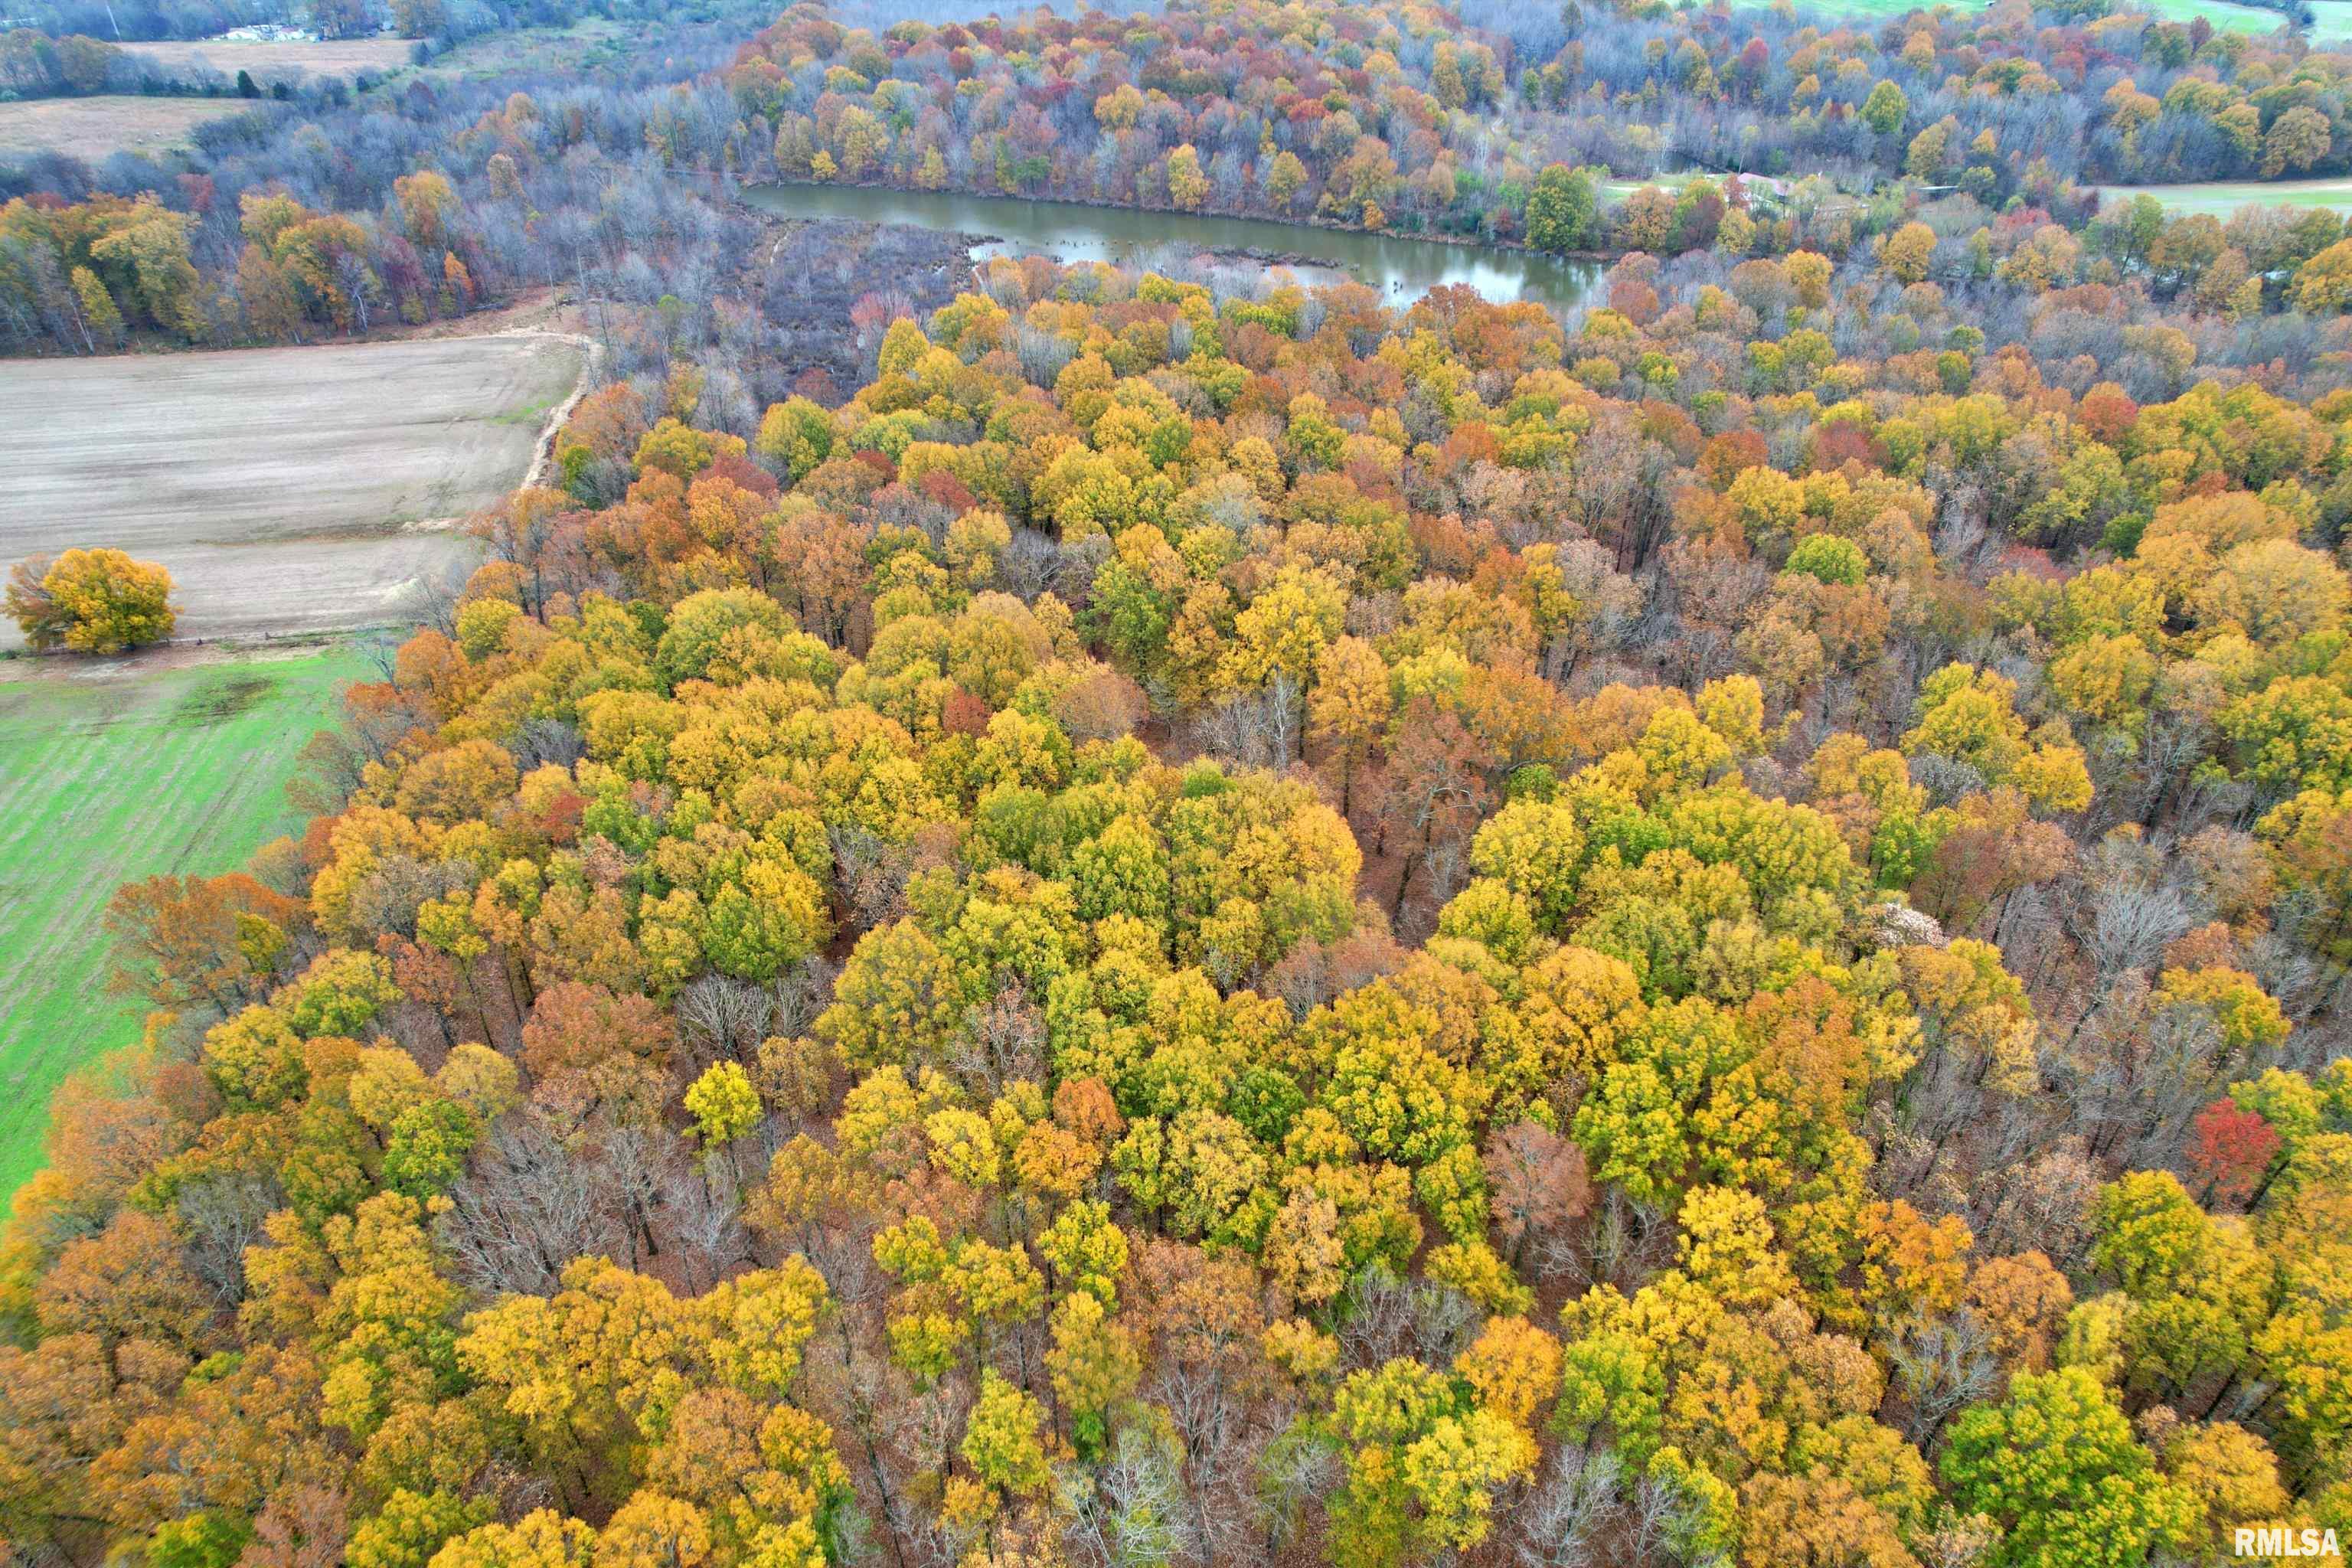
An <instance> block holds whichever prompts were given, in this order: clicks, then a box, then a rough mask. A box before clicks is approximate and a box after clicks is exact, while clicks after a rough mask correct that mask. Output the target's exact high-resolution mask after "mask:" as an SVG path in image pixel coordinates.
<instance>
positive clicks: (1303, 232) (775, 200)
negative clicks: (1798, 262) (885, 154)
mask: <svg viewBox="0 0 2352 1568" xmlns="http://www.w3.org/2000/svg"><path fill="white" fill-rule="evenodd" d="M743 196H744V199H745V200H746V201H748V202H750V203H751V205H754V206H756V207H759V208H760V209H761V210H762V211H763V212H771V213H774V214H775V215H776V216H779V217H793V218H850V219H855V220H858V221H862V222H866V223H887V224H899V225H903V226H908V227H911V228H935V229H951V230H958V231H961V232H962V233H966V234H984V235H992V236H994V238H993V239H992V240H991V241H990V242H989V243H987V244H985V245H982V246H980V247H976V250H977V253H978V254H979V255H981V256H984V257H985V256H1027V255H1046V256H1051V257H1054V258H1055V259H1057V260H1060V261H1063V262H1075V261H1108V262H1112V263H1115V264H1118V265H1122V266H1125V265H1131V264H1133V263H1135V262H1137V261H1139V260H1149V259H1150V258H1152V257H1153V256H1155V255H1157V254H1159V253H1160V252H1162V251H1167V250H1171V249H1177V250H1182V251H1190V252H1198V251H1202V250H1234V251H1246V250H1257V251H1270V252H1273V253H1275V254H1277V255H1288V254H1296V255H1299V256H1307V257H1313V258H1318V259H1319V260H1324V261H1328V262H1330V263H1333V264H1335V265H1336V266H1337V267H1339V268H1340V269H1342V270H1344V271H1346V272H1347V273H1349V274H1350V275H1351V276H1353V277H1354V278H1356V279H1358V280H1359V281H1360V282H1364V283H1368V284H1370V285H1371V286H1372V287H1373V288H1374V289H1379V290H1380V291H1381V293H1382V294H1383V295H1386V296H1388V297H1389V298H1391V299H1392V300H1397V301H1399V302H1400V303H1402V301H1404V300H1414V299H1418V298H1420V296H1421V295H1422V293H1423V291H1425V290H1427V289H1433V288H1436V287H1438V286H1439V285H1441V284H1447V283H1467V284H1468V285H1470V287H1471V288H1473V289H1476V290H1477V291H1478V294H1479V297H1480V298H1481V299H1485V300H1495V301H1496V302H1498V303H1501V302H1508V301H1511V300H1535V301H1537V302H1538V303H1539V304H1544V305H1549V306H1551V307H1553V308H1555V309H1558V310H1566V309H1569V308H1570V307H1571V306H1575V305H1580V304H1582V303H1584V301H1585V299H1586V296H1587V295H1589V294H1590V293H1591V291H1592V289H1593V286H1594V284H1595V283H1597V282H1598V281H1599V279H1600V277H1601V268H1600V267H1599V266H1598V265H1597V264H1595V263H1593V262H1590V261H1568V260H1563V259H1562V258H1559V257H1556V256H1544V255H1540V254H1538V253H1537V252H1535V251H1529V250H1504V249H1498V248H1496V247H1491V246H1481V245H1442V244H1439V243H1438V242H1437V241H1435V240H1428V239H1407V238H1404V237H1401V236H1397V235H1387V234H1365V233H1363V232H1362V231H1360V230H1357V229H1346V228H1315V227H1310V226H1307V225H1305V224H1290V223H1276V222H1273V221H1271V220H1269V219H1265V218H1248V217H1221V216H1215V215H1213V214H1207V213H1200V214H1191V215H1187V214H1182V213H1165V212H1144V211H1140V210H1139V209H1137V208H1134V207H1098V206H1088V205H1084V204H1082V203H1078V202H1033V201H1024V200H1021V199H1019V198H1016V197H1012V196H980V195H966V194H964V193H962V192H961V191H898V190H889V189H885V188H879V187H875V186H868V185H798V184H795V185H756V186H752V187H751V188H750V189H748V190H746V191H745V192H744V193H743ZM1320 270H1321V269H1320V268H1313V269H1309V268H1300V271H1301V273H1302V274H1303V275H1305V276H1306V277H1307V280H1309V281H1313V280H1316V279H1314V277H1313V274H1314V273H1315V272H1319V271H1320Z"/></svg>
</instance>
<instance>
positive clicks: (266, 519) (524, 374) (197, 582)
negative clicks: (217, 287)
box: [0, 334, 582, 647]
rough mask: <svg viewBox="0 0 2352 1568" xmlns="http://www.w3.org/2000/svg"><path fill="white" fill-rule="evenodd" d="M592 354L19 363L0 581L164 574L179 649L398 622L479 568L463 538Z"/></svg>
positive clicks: (254, 355)
mask: <svg viewBox="0 0 2352 1568" xmlns="http://www.w3.org/2000/svg"><path fill="white" fill-rule="evenodd" d="M581 355H582V351H581V350H580V349H579V347H578V346H576V345H575V344H573V343H572V342H568V341H565V340H562V339H559V338H552V337H547V336H539V335H525V334H517V335H514V336H499V337H470V338H441V339H432V340H419V341H414V342H393V343H366V344H357V345H351V346H322V347H315V348H290V349H253V350H242V351H237V352H233V353H181V354H152V355H141V354H121V355H114V356H111V357H108V358H101V359H77V360H40V361H22V360H20V361H16V362H14V363H12V364H11V365H10V366H9V371H8V374H7V375H5V377H0V429H6V430H10V431H12V432H15V441H14V449H13V452H12V464H11V467H12V475H11V480H12V482H11V483H10V484H9V485H8V486H7V487H6V488H5V490H0V562H5V561H16V560H18V559H21V558H23V557H25V556H28V555H35V554H53V553H56V552H59V551H62V550H66V549H69V548H71V547H74V546H77V545H81V546H91V545H101V544H103V545H112V546H115V547H116V548H118V549H122V550H127V551H129V552H131V553H132V554H133V555H136V556H139V557H140V558H142V560H150V561H160V562H162V563H163V564H164V565H165V566H166V567H168V568H170V569H171V573H172V575H173V578H174V579H175V580H176V582H177V584H178V585H179V595H178V603H179V607H180V622H179V628H178V635H179V636H180V637H199V638H210V637H260V636H263V635H264V634H277V635H284V634H287V633H304V632H320V631H331V630H339V629H343V628H348V627H352V626H381V625H386V624H390V623H394V622H398V621H400V620H402V619H404V616H406V614H407V612H408V611H409V609H410V608H411V605H413V603H414V601H415V596H416V594H417V592H418V590H419V589H420V588H422V587H423V586H425V584H429V583H431V582H433V581H435V580H436V579H440V578H444V577H447V576H451V575H457V576H460V577H462V575H463V574H464V573H465V571H466V570H467V568H468V567H469V566H470V565H471V563H472V562H473V561H474V559H475V557H476V553H477V546H476V544H475V542H474V541H473V540H472V539H470V538H469V537H467V535H466V534H465V533H464V532H463V531H462V530H460V529H459V528H458V527H457V522H458V521H461V520H462V519H463V518H464V517H465V516H466V515H467V514H468V513H470V512H473V511H476V510H480V509H481V508H483V507H485V506H488V505H489V504H490V503H492V502H494V501H496V500H498V499H499V497H500V496H502V495H504V494H505V493H506V492H507V490H508V489H509V488H511V487H512V486H513V485H514V484H515V483H516V482H517V481H518V480H520V478H521V477H522V475H523V472H524V470H525V469H526V468H528V467H529V466H530V458H531V453H532V452H533V450H534V449H535V447H536V446H537V443H538V440H539V437H540V432H541V426H542V425H543V424H544V422H545V419H546V416H547V415H548V413H549V412H550V411H551V409H552V408H554V407H555V406H556V405H558V404H560V403H561V402H562V400H563V398H564V396H565V395H567V394H568V393H569V392H570V390H571V389H572V384H573V383H574V381H575V380H576V379H577V378H578V376H579V374H580V366H581ZM18 646H21V639H20V638H19V637H18V636H17V633H16V626H15V625H14V624H13V623H9V624H6V625H5V626H0V647H18Z"/></svg>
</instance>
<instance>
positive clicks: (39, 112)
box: [0, 93, 253, 163]
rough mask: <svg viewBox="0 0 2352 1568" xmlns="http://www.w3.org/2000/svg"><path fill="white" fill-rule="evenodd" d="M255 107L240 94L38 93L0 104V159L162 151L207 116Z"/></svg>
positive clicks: (91, 159) (215, 117) (93, 160)
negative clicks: (72, 95) (24, 99)
mask: <svg viewBox="0 0 2352 1568" xmlns="http://www.w3.org/2000/svg"><path fill="white" fill-rule="evenodd" d="M252 107H253V106H252V105H251V104H249V103H247V102H246V101H245V100H243V99H238V98H141V97H138V96H136V95H133V94H120V93H116V94H100V96H98V97H96V98H37V99H34V100H30V101H28V102H25V103H0V163H12V162H15V161H17V160H20V159H25V158H29V157H31V156H33V155H34V154H35V153H69V154H71V155H72V156H74V157H76V158H79V159H81V160H83V161H84V162H86V163H97V162H98V161H99V160H100V159H101V158H104V157H106V156H107V155H109V154H110V153H159V152H162V151H163V150H164V149H165V148H168V147H175V146H179V145H181V144H182V143H184V142H186V141H187V139H188V132H191V131H194V129H195V128H196V127H197V126H199V125H202V124H203V123H204V122H205V121H207V120H219V119H222V118H224V117H226V116H228V115H231V114H238V113H242V112H243V111H244V110H247V109H250V108H252Z"/></svg>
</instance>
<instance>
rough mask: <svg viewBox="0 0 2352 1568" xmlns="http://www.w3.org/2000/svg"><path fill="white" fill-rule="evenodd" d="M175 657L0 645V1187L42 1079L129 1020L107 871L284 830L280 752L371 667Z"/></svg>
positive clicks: (44, 1096) (126, 1033) (250, 842)
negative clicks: (9, 651) (55, 653)
mask: <svg viewBox="0 0 2352 1568" xmlns="http://www.w3.org/2000/svg"><path fill="white" fill-rule="evenodd" d="M175 657H177V656H174V655H171V654H149V655H145V656H142V657H141V658H135V659H131V660H127V661H118V662H113V663H107V664H84V663H79V662H77V663H72V664H68V663H66V662H65V661H62V660H47V659H44V660H12V661H7V662H5V663H0V800H5V802H7V809H6V810H5V812H0V997H5V998H7V1001H6V1003H5V1005H0V1202H5V1198H6V1196H7V1194H10V1193H13V1192H15V1191H16V1188H17V1186H18V1185H20V1184H22V1183H23V1182H24V1180H25V1178H26V1177H27V1176H29V1175H31V1174H32V1173H34V1172H35V1171H37V1170H38V1169H39V1168H40V1167H41V1165H42V1163H43V1162H44V1155H45V1151H44V1144H45V1139H46V1129H47V1125H48V1103H49V1097H50V1095H51V1093H52V1092H53V1091H54V1090H55V1089H56V1088H57V1086H58V1083H59V1082H61V1081H62V1080H63V1079H64V1078H65V1077H66V1075H67V1074H68V1073H69V1072H71V1071H72V1070H73V1069H74V1068H78V1067H79V1066H81V1065H82V1064H84V1063H86V1062H89V1061H90V1060H92V1059H94V1058H96V1057H98V1056H99V1055H100V1053H101V1052H104V1051H108V1050H113V1049H117V1048H119V1047H123V1046H126V1045H131V1044H132V1043H134V1042H136V1041H137V1039H138V1038H139V1021H140V1017H141V1014H142V1003H141V1002H140V1001H139V999H137V998H135V997H122V996H115V995H110V994H107V991H106V975H107V971H108V965H109V948H108V943H107V940H106V934H105V931H104V928H103V926H102V924H101V923H100V922H101V918H102V917H103V915H104V913H105V910H106V902H107V900H109V899H110V898H111V897H112V896H113V894H114V889H116V888H117V887H119V886H120V885H121V884H122V883H123V882H125V881H131V880H135V879H140V878H143V877H152V876H159V875H162V874H163V873H166V872H172V873H202V874H205V875H217V874H219V873H220V872H223V871H230V870H235V869H236V868H238V867H239V866H241V865H243V864H244V862H245V860H246V858H247V857H248V856H250V855H251V854H252V853H253V851H254V850H255V849H256V848H257V847H260V846H261V845H262V844H264V843H266V842H268V840H269V839H270V838H272V837H277V836H278V834H281V833H289V832H295V831H299V828H300V826H301V824H300V822H299V819H298V818H297V817H296V816H295V815H294V814H293V812H292V811H290V810H289V807H288V805H287V803H286V795H285V790H284V785H285V782H286V780H287V779H288V778H289V776H291V774H292V773H293V771H294V765H295V757H296V753H297V752H299V751H300V750H301V748H302V743H303V742H305V741H307V740H309V739H310V735H311V733H312V731H316V730H319V729H320V728H323V727H324V726H326V725H327V724H329V723H330V722H331V721H332V720H333V718H334V716H335V713H336V710H337V704H336V700H337V696H338V694H339V693H340V692H341V689H342V687H343V686H344V685H345V684H346V683H348V682H350V681H352V680H358V679H372V678H373V670H372V668H371V667H370V665H369V664H368V662H367V661H366V659H365V658H362V656H361V654H360V653H359V652H358V651H357V650H355V649H352V648H351V647H328V648H324V649H320V648H315V647H314V648H309V649H305V650H302V651H301V652H299V654H296V655H294V656H293V657H285V658H262V657H258V656H255V657H247V658H235V659H229V660H220V661H214V662H208V663H203V664H196V665H192V666H189V665H183V666H180V667H176V668H175V667H173V665H172V662H171V661H172V660H173V658H175Z"/></svg>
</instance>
